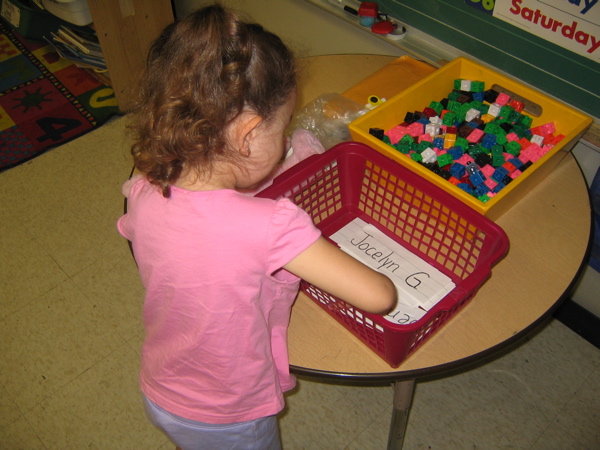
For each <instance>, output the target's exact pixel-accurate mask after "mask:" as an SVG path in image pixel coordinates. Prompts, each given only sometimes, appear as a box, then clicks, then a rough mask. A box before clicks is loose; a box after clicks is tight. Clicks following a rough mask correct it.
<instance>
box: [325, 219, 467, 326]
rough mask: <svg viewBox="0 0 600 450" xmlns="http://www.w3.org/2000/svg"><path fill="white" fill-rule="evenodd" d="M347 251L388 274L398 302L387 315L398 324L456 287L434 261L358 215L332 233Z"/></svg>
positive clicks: (420, 314) (417, 315)
mask: <svg viewBox="0 0 600 450" xmlns="http://www.w3.org/2000/svg"><path fill="white" fill-rule="evenodd" d="M330 238H331V239H332V240H333V241H334V242H335V243H336V244H338V246H339V247H340V248H341V249H342V250H343V251H345V252H346V253H348V254H350V255H352V256H353V257H355V258H356V259H358V260H359V261H361V262H362V263H363V264H366V265H367V266H369V267H371V268H373V269H375V270H377V271H378V272H381V273H383V274H385V275H387V276H388V277H389V278H390V279H391V280H392V281H393V282H394V284H395V286H396V288H397V290H398V304H397V305H396V308H394V310H393V311H391V312H390V313H389V314H387V315H386V316H385V318H386V319H387V320H389V321H390V322H393V323H398V324H408V323H413V322H415V321H417V320H419V319H420V318H421V317H423V316H424V315H425V314H426V313H427V311H429V310H430V309H431V308H432V307H433V306H434V305H435V304H436V303H437V302H439V301H440V300H441V299H442V298H444V297H445V296H446V295H447V294H448V293H449V292H450V291H452V289H454V288H455V287H456V285H455V284H454V282H453V281H452V280H451V279H450V278H449V277H448V276H446V275H444V274H443V273H442V272H440V271H439V270H438V269H436V268H435V267H433V266H432V265H431V264H429V263H427V262H426V261H424V260H423V259H422V258H420V257H418V256H417V255H415V254H414V253H412V252H410V251H409V250H407V249H406V248H404V247H403V246H402V245H400V244H398V243H397V242H396V241H394V240H393V239H390V238H389V237H387V236H386V235H385V234H384V233H382V232H381V231H379V230H378V229H377V228H375V227H374V226H373V225H370V224H368V223H366V222H365V221H364V220H362V219H359V218H356V219H354V220H353V221H352V222H350V223H349V224H347V225H346V226H344V227H343V228H342V229H340V230H339V231H337V232H336V233H334V234H333V235H331V236H330Z"/></svg>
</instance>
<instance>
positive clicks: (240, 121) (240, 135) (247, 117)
mask: <svg viewBox="0 0 600 450" xmlns="http://www.w3.org/2000/svg"><path fill="white" fill-rule="evenodd" d="M262 122H263V118H262V117H260V116H259V115H257V114H254V113H242V114H240V116H239V117H238V118H237V119H236V120H235V121H234V123H233V124H232V130H231V138H232V140H231V143H232V144H233V146H234V148H235V149H237V151H238V152H240V154H241V155H242V156H246V157H248V156H250V153H251V151H250V147H251V144H252V140H253V139H254V137H255V136H256V134H257V133H258V127H259V126H260V124H261V123H262Z"/></svg>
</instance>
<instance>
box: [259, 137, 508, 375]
mask: <svg viewBox="0 0 600 450" xmlns="http://www.w3.org/2000/svg"><path fill="white" fill-rule="evenodd" d="M257 196H259V197H265V198H273V199H277V198H281V197H287V198H289V199H290V200H292V201H293V202H294V203H295V204H297V205H298V206H300V207H301V208H303V209H304V210H305V211H306V212H308V213H309V214H310V215H311V216H312V218H313V220H314V222H315V224H316V225H317V227H318V228H319V229H320V230H321V232H322V233H323V236H325V237H329V236H331V235H332V234H333V233H335V232H336V231H338V230H339V229H341V228H342V227H344V226H345V225H346V224H347V223H349V222H350V221H352V220H353V219H354V218H356V217H359V218H361V219H363V220H364V221H365V222H367V223H370V224H372V225H374V226H376V227H377V228H378V229H379V230H380V231H382V232H383V233H385V234H386V235H387V236H389V237H390V238H392V239H394V240H395V241H396V242H398V243H399V244H401V245H402V246H404V247H405V248H406V249H408V250H410V251H411V252H412V253H414V254H415V255H417V256H419V257H421V258H422V259H424V260H425V261H427V262H428V263H429V264H431V265H432V266H433V267H435V268H436V269H438V270H440V271H441V272H442V273H444V274H445V275H447V276H449V277H450V278H451V279H452V281H453V282H454V284H455V285H456V287H455V288H454V289H453V290H452V291H451V292H450V293H449V294H448V295H446V296H445V297H444V298H443V299H442V300H441V301H439V302H438V303H437V304H436V305H435V306H434V307H433V308H432V309H431V310H429V311H428V312H427V314H426V315H425V316H423V317H422V318H421V319H420V320H418V321H417V322H414V323H411V324H406V325H397V324H394V323H391V322H389V321H388V320H386V319H384V318H383V317H382V316H379V315H376V314H370V313H367V312H364V311H362V310H360V309H358V308H355V307H353V306H352V305H350V304H348V303H346V302H344V301H342V300H340V299H338V298H336V297H334V296H332V295H330V294H328V293H327V292H324V291H322V290H321V289H318V288H317V287H315V286H313V285H310V284H309V283H306V282H304V281H303V282H302V283H301V289H302V291H303V292H304V293H305V294H307V295H308V296H309V297H310V298H311V299H313V300H314V301H315V302H316V303H317V304H319V305H320V306H321V307H322V308H323V309H325V310H326V311H327V312H328V313H329V314H331V315H332V316H333V317H334V318H335V319H336V320H338V321H339V322H340V323H341V324H343V325H344V326H345V327H346V328H347V329H349V330H350V331H351V332H352V333H353V334H355V335H356V336H357V337H358V338H359V339H360V340H361V341H363V342H364V343H365V344H366V345H367V346H369V347H370V348H371V349H372V350H373V351H374V352H375V353H377V354H378V355H379V356H380V357H381V358H383V359H384V360H385V361H387V362H388V363H389V364H390V365H391V366H392V367H397V366H399V365H400V363H401V362H402V361H404V360H405V359H406V358H407V357H408V356H409V355H410V354H411V353H412V352H414V351H415V350H416V349H417V348H418V347H419V346H420V345H421V344H422V343H423V342H425V340H426V339H427V338H428V337H430V336H431V335H432V334H433V333H435V332H436V331H437V330H438V329H439V327H440V326H441V325H442V324H444V323H445V322H446V321H448V319H450V318H451V317H452V316H454V315H455V314H456V313H457V312H458V311H459V309H460V308H461V307H463V306H464V305H465V304H467V303H468V302H469V301H470V300H471V299H472V298H473V296H474V295H475V293H476V292H477V290H478V289H479V287H480V286H481V285H482V284H483V283H484V282H485V280H486V279H487V278H488V277H489V276H490V274H491V267H492V265H494V264H495V263H496V262H498V261H499V260H500V259H501V258H502V257H503V256H504V255H505V254H506V252H507V251H508V246H509V242H508V237H507V236H506V233H505V232H504V231H503V230H502V229H501V228H500V227H499V226H498V225H496V224H495V223H493V222H492V221H491V220H489V219H487V218H486V217H484V216H483V215H481V214H480V213H478V212H476V211H474V210H472V209H470V208H469V207H468V206H466V205H465V204H464V203H462V202H461V201H459V200H458V199H456V198H455V197H453V196H452V195H450V194H448V193H447V192H446V191H444V190H442V189H440V188H438V187H437V186H435V185H433V184H432V183H430V182H429V181H427V180H425V179H423V178H421V177H420V176H418V175H416V174H415V173H413V172H411V171H410V170H409V169H407V168H405V167H404V166H401V165H399V164H398V163H396V162H394V161H392V160H391V159H389V158H388V157H386V156H384V155H382V154H381V153H379V152H377V151H376V150H373V149H372V148H370V147H368V146H367V145H364V144H360V143H357V142H345V143H342V144H338V145H337V146H335V147H333V148H332V149H330V150H328V151H326V152H325V153H323V154H322V155H316V156H313V157H311V158H308V159H307V160H305V161H302V162H301V163H299V164H297V165H296V166H294V167H292V168H291V169H290V170H288V171H287V172H285V173H284V174H282V175H281V176H279V177H278V178H277V179H276V180H275V181H274V183H273V185H272V186H270V187H269V188H267V189H265V190H264V191H262V192H261V193H259V194H258V195H257Z"/></svg>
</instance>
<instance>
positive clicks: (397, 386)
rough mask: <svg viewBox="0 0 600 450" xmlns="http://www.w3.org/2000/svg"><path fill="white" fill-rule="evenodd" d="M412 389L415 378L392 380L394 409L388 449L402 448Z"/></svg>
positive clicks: (396, 449)
mask: <svg viewBox="0 0 600 450" xmlns="http://www.w3.org/2000/svg"><path fill="white" fill-rule="evenodd" d="M414 389H415V380H404V381H395V382H394V409H393V411H392V423H391V424H390V434H389V436H388V445H387V448H388V450H399V449H401V448H402V445H403V443H404V434H405V433H406V425H407V424H408V413H409V412H410V405H411V403H412V398H413V392H414Z"/></svg>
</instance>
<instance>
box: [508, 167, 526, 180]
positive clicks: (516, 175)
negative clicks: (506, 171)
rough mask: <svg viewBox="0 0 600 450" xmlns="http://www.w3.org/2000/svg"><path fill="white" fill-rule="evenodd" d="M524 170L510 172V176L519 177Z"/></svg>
mask: <svg viewBox="0 0 600 450" xmlns="http://www.w3.org/2000/svg"><path fill="white" fill-rule="evenodd" d="M522 173H523V172H521V171H520V170H518V169H517V170H515V171H514V172H513V173H511V174H510V177H511V178H512V179H513V180H514V179H515V178H517V177H518V176H519V175H521V174H522Z"/></svg>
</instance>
